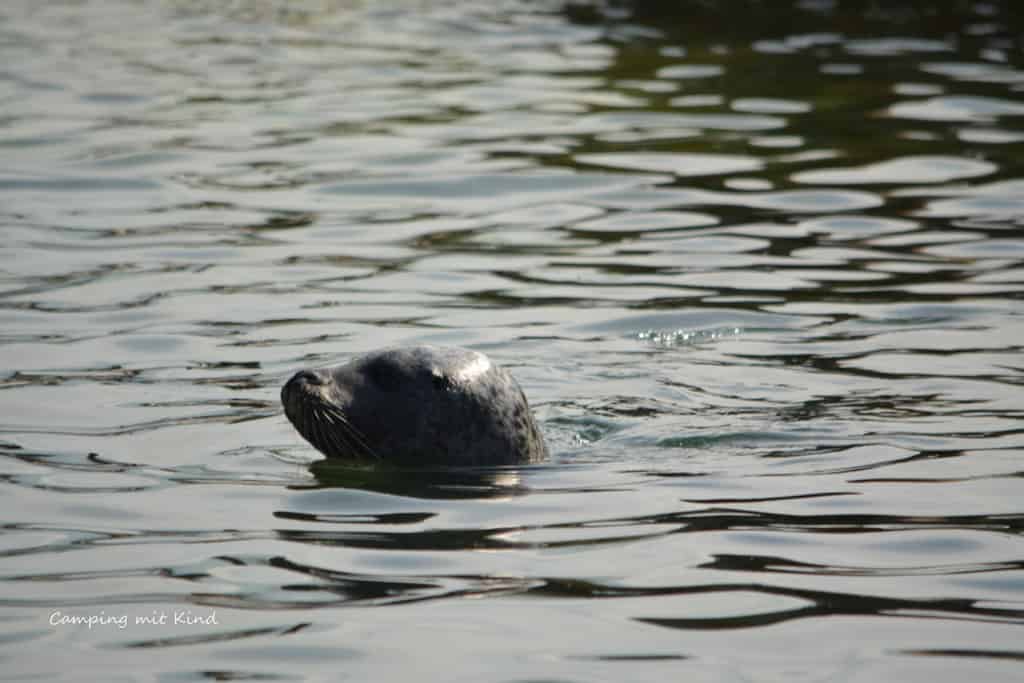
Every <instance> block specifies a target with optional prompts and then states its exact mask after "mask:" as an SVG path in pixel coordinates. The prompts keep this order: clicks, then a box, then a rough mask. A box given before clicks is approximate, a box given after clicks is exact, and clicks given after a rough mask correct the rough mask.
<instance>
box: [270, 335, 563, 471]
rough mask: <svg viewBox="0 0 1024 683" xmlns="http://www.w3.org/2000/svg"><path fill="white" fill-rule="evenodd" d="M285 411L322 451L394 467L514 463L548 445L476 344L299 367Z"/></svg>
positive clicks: (510, 383)
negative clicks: (338, 363) (333, 364)
mask: <svg viewBox="0 0 1024 683" xmlns="http://www.w3.org/2000/svg"><path fill="white" fill-rule="evenodd" d="M281 403H282V404H283V405H284V412H285V415H287V416H288V419H289V420H290V421H291V423H292V424H293V425H294V426H295V429H297V430H298V432H299V434H301V435H302V436H303V438H305V439H306V440H307V441H309V443H311V444H312V445H313V446H314V447H315V448H316V449H317V450H319V451H320V452H321V453H323V454H324V455H326V456H327V457H328V458H336V459H348V460H356V461H367V460H370V461H381V462H387V463H392V464H396V465H401V466H406V467H408V466H429V465H443V466H472V465H515V464H524V463H531V462H538V461H540V460H543V459H544V458H545V457H547V446H546V445H545V444H544V438H543V437H542V436H541V433H540V430H539V429H538V428H537V424H536V422H535V421H534V419H533V415H532V414H531V412H530V406H529V404H527V402H526V396H525V395H524V394H523V390H522V389H521V388H520V387H519V384H518V383H516V381H515V379H513V377H512V375H510V374H509V373H508V372H506V371H505V370H503V369H501V368H499V367H498V366H496V365H494V364H493V363H492V362H491V361H490V359H489V358H487V356H485V355H483V354H482V353H478V352H476V351H470V350H467V349H460V348H452V347H436V346H417V347H412V348H393V349H385V350H382V351H377V352H374V353H370V354H368V355H365V356H361V357H359V358H356V359H354V360H352V361H350V362H348V363H345V364H344V365H339V366H336V367H331V368H317V369H312V370H300V371H299V372H297V373H296V374H295V375H294V376H293V377H292V378H291V379H289V380H288V382H286V383H285V385H284V387H283V388H282V389H281Z"/></svg>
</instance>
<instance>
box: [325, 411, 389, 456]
mask: <svg viewBox="0 0 1024 683" xmlns="http://www.w3.org/2000/svg"><path fill="white" fill-rule="evenodd" d="M329 413H330V414H331V415H332V416H333V417H334V418H336V419H337V421H338V423H339V424H340V425H341V426H342V430H340V431H343V432H345V433H346V435H347V436H348V437H349V439H351V440H352V442H353V443H354V444H355V445H356V446H358V447H359V449H362V451H363V452H364V453H366V454H367V455H369V456H370V457H372V458H375V459H377V460H383V458H381V457H380V455H378V454H377V452H376V451H375V450H373V448H372V447H371V446H370V444H369V442H368V441H367V440H366V436H365V435H364V434H363V433H362V432H360V431H359V430H358V429H357V428H356V426H355V425H354V424H352V422H351V421H350V420H349V419H348V418H346V417H345V414H344V413H343V412H341V411H340V410H339V409H337V408H334V407H331V408H330V409H329ZM353 450H357V449H353Z"/></svg>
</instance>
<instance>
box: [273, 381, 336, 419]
mask: <svg viewBox="0 0 1024 683" xmlns="http://www.w3.org/2000/svg"><path fill="white" fill-rule="evenodd" d="M327 382H328V378H327V377H324V376H323V375H322V374H321V373H319V372H317V371H316V370H299V371H298V372H296V373H295V374H294V375H292V376H291V378H290V379H289V380H288V381H287V382H285V383H284V386H283V387H281V403H283V404H284V409H285V414H287V415H288V417H289V418H293V415H296V414H298V412H299V410H300V406H301V404H302V403H304V402H305V401H307V400H309V398H310V397H311V396H316V395H319V394H320V393H321V391H322V389H323V387H324V385H325V384H327ZM293 421H294V419H293Z"/></svg>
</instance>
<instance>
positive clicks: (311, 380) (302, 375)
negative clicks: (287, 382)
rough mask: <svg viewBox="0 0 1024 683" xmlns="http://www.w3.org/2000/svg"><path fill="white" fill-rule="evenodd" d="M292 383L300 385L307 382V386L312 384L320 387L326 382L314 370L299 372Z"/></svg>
mask: <svg viewBox="0 0 1024 683" xmlns="http://www.w3.org/2000/svg"><path fill="white" fill-rule="evenodd" d="M291 382H294V383H296V384H298V383H299V382H305V383H306V384H312V385H314V386H319V385H321V384H323V383H324V380H323V378H322V377H320V375H318V374H316V373H315V372H313V371H312V370H299V371H298V372H296V373H295V376H294V377H292V379H291Z"/></svg>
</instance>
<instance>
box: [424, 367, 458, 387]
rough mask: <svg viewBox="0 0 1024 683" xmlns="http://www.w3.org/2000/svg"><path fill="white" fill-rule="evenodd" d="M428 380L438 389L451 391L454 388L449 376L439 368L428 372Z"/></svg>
mask: <svg viewBox="0 0 1024 683" xmlns="http://www.w3.org/2000/svg"><path fill="white" fill-rule="evenodd" d="M430 380H431V382H433V384H434V388H435V389H437V390H438V391H451V390H452V388H454V384H453V383H452V379H451V377H449V376H448V375H446V374H444V373H443V372H441V371H439V370H433V371H432V372H431V373H430Z"/></svg>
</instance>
